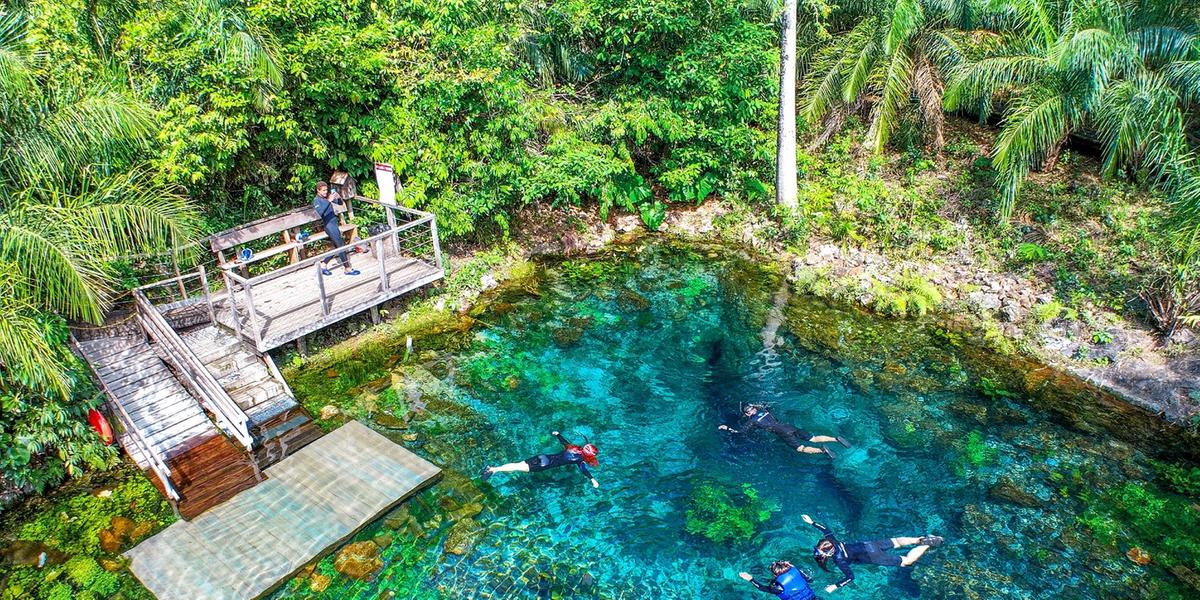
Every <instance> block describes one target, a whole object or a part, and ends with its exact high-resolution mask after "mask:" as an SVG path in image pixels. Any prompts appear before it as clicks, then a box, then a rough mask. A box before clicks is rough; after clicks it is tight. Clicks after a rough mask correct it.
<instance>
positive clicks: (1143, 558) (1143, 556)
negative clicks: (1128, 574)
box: [1125, 546, 1150, 566]
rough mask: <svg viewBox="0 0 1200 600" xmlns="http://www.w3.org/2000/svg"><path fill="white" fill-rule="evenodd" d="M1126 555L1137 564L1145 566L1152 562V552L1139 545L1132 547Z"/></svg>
mask: <svg viewBox="0 0 1200 600" xmlns="http://www.w3.org/2000/svg"><path fill="white" fill-rule="evenodd" d="M1125 556H1126V557H1127V558H1129V560H1131V561H1133V563H1134V564H1137V565H1142V566H1145V565H1148V564H1150V553H1149V552H1146V551H1145V550H1142V549H1141V548H1138V547H1137V546H1134V547H1133V548H1130V549H1129V551H1128V552H1126V553H1125Z"/></svg>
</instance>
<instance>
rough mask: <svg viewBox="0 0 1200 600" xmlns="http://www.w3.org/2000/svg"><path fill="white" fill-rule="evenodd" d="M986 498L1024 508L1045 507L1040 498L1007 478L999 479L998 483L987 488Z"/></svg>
mask: <svg viewBox="0 0 1200 600" xmlns="http://www.w3.org/2000/svg"><path fill="white" fill-rule="evenodd" d="M988 496H989V497H990V498H994V499H996V500H1003V501H1005V502H1010V503H1012V504H1016V505H1017V506H1024V507H1026V508H1039V507H1042V506H1044V505H1045V502H1042V499H1041V498H1038V497H1037V496H1035V495H1034V494H1032V493H1030V492H1029V491H1027V490H1025V489H1023V488H1021V486H1019V485H1017V484H1016V482H1014V481H1013V480H1012V479H1009V478H1008V477H1001V478H1000V481H997V482H996V483H995V485H993V486H992V487H990V488H988Z"/></svg>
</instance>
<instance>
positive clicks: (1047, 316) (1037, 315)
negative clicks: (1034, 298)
mask: <svg viewBox="0 0 1200 600" xmlns="http://www.w3.org/2000/svg"><path fill="white" fill-rule="evenodd" d="M1065 308H1066V307H1065V306H1063V305H1062V303H1061V302H1059V301H1057V300H1050V301H1048V302H1042V303H1039V304H1038V305H1037V306H1034V307H1033V318H1034V319H1035V320H1037V322H1038V323H1049V322H1050V321H1053V320H1054V319H1057V318H1059V317H1060V316H1062V314H1063V310H1065Z"/></svg>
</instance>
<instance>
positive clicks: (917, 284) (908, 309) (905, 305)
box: [871, 273, 942, 317]
mask: <svg viewBox="0 0 1200 600" xmlns="http://www.w3.org/2000/svg"><path fill="white" fill-rule="evenodd" d="M871 295H872V296H874V300H873V301H872V304H871V306H872V307H873V308H874V309H875V310H877V311H879V312H882V313H884V314H889V315H893V316H897V317H906V316H909V315H917V316H924V315H925V314H927V313H928V312H929V311H931V310H933V309H934V308H937V306H938V304H941V302H942V293H941V291H940V290H939V289H938V287H937V285H935V284H933V283H932V282H930V281H928V280H927V279H925V278H924V277H921V276H920V275H918V274H916V273H905V274H904V275H902V276H900V279H899V280H898V281H897V282H896V284H895V285H888V284H886V283H882V282H878V281H877V282H875V283H874V284H873V285H872V286H871Z"/></svg>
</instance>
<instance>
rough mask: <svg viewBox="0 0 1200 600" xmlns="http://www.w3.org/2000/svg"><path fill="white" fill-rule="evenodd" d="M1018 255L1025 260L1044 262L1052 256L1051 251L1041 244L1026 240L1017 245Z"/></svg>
mask: <svg viewBox="0 0 1200 600" xmlns="http://www.w3.org/2000/svg"><path fill="white" fill-rule="evenodd" d="M1017 257H1018V258H1020V259H1021V260H1023V261H1025V262H1043V261H1046V260H1048V259H1049V258H1050V257H1051V253H1050V251H1049V250H1048V249H1046V248H1045V247H1044V246H1041V245H1040V244H1033V243H1029V242H1026V243H1023V244H1021V245H1020V246H1017Z"/></svg>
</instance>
